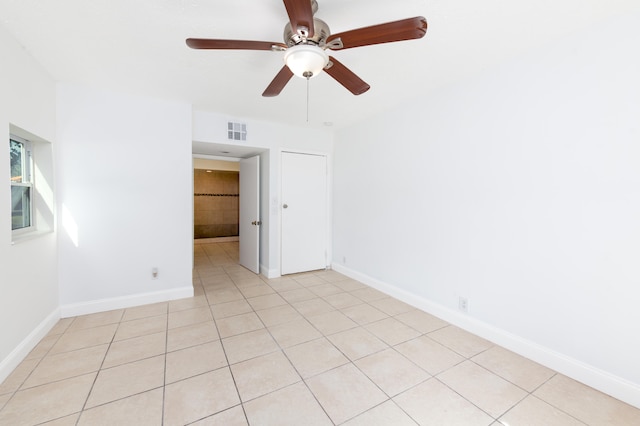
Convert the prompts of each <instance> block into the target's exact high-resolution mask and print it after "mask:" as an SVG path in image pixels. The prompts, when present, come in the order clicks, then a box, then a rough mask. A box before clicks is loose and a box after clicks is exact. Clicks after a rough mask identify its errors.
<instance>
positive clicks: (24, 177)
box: [9, 135, 34, 231]
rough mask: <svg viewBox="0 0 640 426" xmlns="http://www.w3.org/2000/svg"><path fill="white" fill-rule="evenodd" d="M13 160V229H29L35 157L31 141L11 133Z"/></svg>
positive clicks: (10, 146) (31, 221)
mask: <svg viewBox="0 0 640 426" xmlns="http://www.w3.org/2000/svg"><path fill="white" fill-rule="evenodd" d="M9 153H10V161H11V229H12V230H13V231H18V230H27V229H31V228H32V227H33V225H34V224H33V215H32V211H33V208H32V207H33V205H32V203H33V201H32V200H33V177H32V174H31V169H32V165H33V158H32V154H31V143H30V142H29V141H27V140H24V139H21V138H18V137H16V136H13V135H11V137H10V139H9Z"/></svg>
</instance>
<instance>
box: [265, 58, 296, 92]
mask: <svg viewBox="0 0 640 426" xmlns="http://www.w3.org/2000/svg"><path fill="white" fill-rule="evenodd" d="M291 77H293V73H292V72H291V70H290V69H289V67H288V66H286V65H285V66H284V67H282V69H281V70H280V72H279V73H278V75H276V78H274V79H273V81H272V82H271V84H269V86H268V87H267V88H266V89H265V91H264V92H263V93H262V96H265V97H272V96H278V95H279V94H280V92H282V89H284V86H286V85H287V83H288V82H289V80H291Z"/></svg>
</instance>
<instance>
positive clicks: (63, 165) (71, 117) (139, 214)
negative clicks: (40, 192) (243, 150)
mask: <svg viewBox="0 0 640 426" xmlns="http://www.w3.org/2000/svg"><path fill="white" fill-rule="evenodd" d="M57 111H58V117H57V126H58V142H59V162H58V189H59V198H58V199H59V203H58V205H59V208H60V216H61V224H62V225H61V226H60V230H59V234H60V238H59V250H60V276H59V281H60V303H61V306H62V314H63V316H64V315H76V314H80V313H85V312H93V311H96V310H104V309H113V308H116V307H123V306H131V305H135V304H143V303H149V302H153V301H157V300H166V299H170V298H177V297H187V296H189V295H190V294H192V293H193V288H192V276H191V274H192V266H193V260H192V257H193V247H192V244H193V240H192V228H191V227H192V218H193V196H192V194H193V190H192V189H193V188H192V182H193V178H192V175H193V168H192V155H191V106H190V105H188V104H182V103H172V102H167V101H161V100H155V99H150V98H139V97H135V96H128V95H122V94H116V93H112V92H103V91H98V90H93V89H90V88H86V87H77V86H72V85H65V84H61V85H60V86H59V88H58V102H57ZM153 267H157V268H158V272H159V275H158V278H157V279H155V280H154V279H152V274H151V270H152V268H153Z"/></svg>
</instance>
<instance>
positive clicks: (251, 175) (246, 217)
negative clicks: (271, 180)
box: [239, 156, 260, 274]
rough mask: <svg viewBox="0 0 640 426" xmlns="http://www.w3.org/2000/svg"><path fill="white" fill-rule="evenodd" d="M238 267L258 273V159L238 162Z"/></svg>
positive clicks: (252, 158)
mask: <svg viewBox="0 0 640 426" xmlns="http://www.w3.org/2000/svg"><path fill="white" fill-rule="evenodd" d="M239 232H240V265H242V266H244V267H245V268H247V269H248V270H250V271H252V272H255V273H256V274H259V273H260V157H259V156H255V157H251V158H245V159H242V160H240V226H239Z"/></svg>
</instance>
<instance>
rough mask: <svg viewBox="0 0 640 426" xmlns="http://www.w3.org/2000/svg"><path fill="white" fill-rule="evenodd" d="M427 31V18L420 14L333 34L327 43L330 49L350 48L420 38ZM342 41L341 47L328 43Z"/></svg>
mask: <svg viewBox="0 0 640 426" xmlns="http://www.w3.org/2000/svg"><path fill="white" fill-rule="evenodd" d="M426 32H427V20H426V19H425V18H424V17H422V16H416V17H415V18H409V19H403V20H400V21H394V22H387V23H386V24H379V25H373V26H371V27H364V28H359V29H357V30H351V31H345V32H343V33H338V34H333V35H331V36H329V38H327V45H329V49H332V50H342V49H351V48H352V47H360V46H369V45H372V44H381V43H391V42H394V41H402V40H414V39H418V38H422V37H423V36H424V34H425V33H426ZM338 38H339V39H340V40H341V41H342V47H332V46H331V45H330V44H331V42H332V41H334V40H336V39H338Z"/></svg>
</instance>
